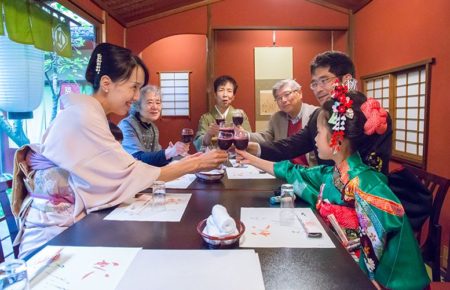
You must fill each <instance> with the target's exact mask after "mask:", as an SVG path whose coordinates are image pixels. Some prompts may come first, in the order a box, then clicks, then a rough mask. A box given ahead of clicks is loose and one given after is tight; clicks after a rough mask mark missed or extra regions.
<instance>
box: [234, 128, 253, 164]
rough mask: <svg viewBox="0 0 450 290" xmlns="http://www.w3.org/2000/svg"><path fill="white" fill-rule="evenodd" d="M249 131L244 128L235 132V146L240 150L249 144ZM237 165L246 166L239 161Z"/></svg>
mask: <svg viewBox="0 0 450 290" xmlns="http://www.w3.org/2000/svg"><path fill="white" fill-rule="evenodd" d="M249 135H250V134H249V133H248V132H247V131H244V130H236V131H235V132H234V141H233V142H234V146H235V147H236V148H237V149H239V150H246V149H247V146H248V140H249ZM236 167H246V166H245V165H244V164H241V163H239V162H238V163H237V165H236Z"/></svg>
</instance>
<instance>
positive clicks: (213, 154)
mask: <svg viewBox="0 0 450 290" xmlns="http://www.w3.org/2000/svg"><path fill="white" fill-rule="evenodd" d="M227 159H228V154H227V152H226V151H223V150H216V149H214V150H211V151H208V152H205V153H201V152H197V153H195V154H192V155H189V156H187V157H186V158H183V161H187V162H192V163H194V164H196V165H197V166H196V167H197V169H196V170H195V171H193V172H191V173H195V172H199V171H208V170H213V169H217V167H219V166H221V165H222V163H224V162H225V161H227Z"/></svg>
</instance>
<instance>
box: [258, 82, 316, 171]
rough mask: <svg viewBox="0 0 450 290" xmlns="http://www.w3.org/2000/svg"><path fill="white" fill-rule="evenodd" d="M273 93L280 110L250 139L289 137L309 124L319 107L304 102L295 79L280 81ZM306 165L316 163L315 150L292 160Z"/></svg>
mask: <svg viewBox="0 0 450 290" xmlns="http://www.w3.org/2000/svg"><path fill="white" fill-rule="evenodd" d="M272 94H273V97H274V98H275V101H276V102H277V105H278V107H279V108H280V111H278V112H276V113H275V114H273V115H272V116H271V118H270V121H269V124H268V127H267V129H266V130H265V131H263V132H257V133H250V141H252V142H257V143H262V142H266V141H278V140H281V139H285V138H286V137H289V136H291V135H293V134H295V133H297V132H298V131H300V130H301V129H303V128H304V127H305V126H306V124H308V121H309V117H310V116H311V114H312V113H313V112H314V111H315V110H316V109H318V107H316V106H313V105H310V104H306V103H303V102H302V98H303V96H302V88H301V86H300V85H299V83H297V82H296V81H295V80H292V79H285V80H281V81H278V82H277V83H276V84H275V85H274V86H273V87H272ZM291 161H292V162H293V163H296V164H301V165H304V166H313V165H316V164H317V163H316V160H315V156H314V153H313V152H310V153H308V154H305V155H301V156H298V157H296V158H294V159H292V160H291Z"/></svg>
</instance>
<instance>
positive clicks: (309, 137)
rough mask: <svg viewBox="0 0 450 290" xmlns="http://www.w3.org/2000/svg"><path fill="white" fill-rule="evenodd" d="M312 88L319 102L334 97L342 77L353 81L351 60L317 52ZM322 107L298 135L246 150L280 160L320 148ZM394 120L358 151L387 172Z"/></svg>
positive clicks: (339, 53) (335, 54) (267, 158)
mask: <svg viewBox="0 0 450 290" xmlns="http://www.w3.org/2000/svg"><path fill="white" fill-rule="evenodd" d="M310 68H311V76H312V77H311V84H310V88H311V90H312V91H313V93H314V95H315V97H316V98H317V100H318V101H319V103H320V105H322V104H323V103H325V101H326V100H328V99H329V98H330V97H331V92H332V90H333V83H334V82H335V81H336V80H339V81H340V82H342V83H344V84H345V83H348V82H349V81H350V82H352V81H353V82H354V79H353V78H354V75H355V67H354V65H353V62H352V60H351V59H350V58H349V57H348V56H347V55H346V54H344V53H342V52H338V51H326V52H324V53H320V54H318V55H317V56H316V57H315V58H314V59H313V61H312V63H311V66H310ZM318 113H319V110H316V111H315V112H314V113H313V115H312V116H311V118H310V120H309V122H308V124H307V125H306V127H305V128H303V129H302V130H301V131H300V132H298V133H297V134H294V135H292V136H290V137H288V138H286V139H282V140H279V141H267V142H264V143H261V144H258V143H255V142H250V143H249V146H248V148H247V151H249V152H250V153H252V154H254V155H257V156H260V157H261V158H262V159H266V160H270V161H281V160H288V159H292V158H295V157H296V156H299V155H302V154H305V153H307V152H310V151H312V150H314V152H315V154H316V156H318V155H317V148H316V146H315V142H314V138H315V137H316V135H317V117H318ZM391 145H392V123H391V119H390V118H388V129H387V130H386V132H385V133H384V134H383V135H378V134H374V135H372V136H371V138H369V142H368V144H367V146H362V147H363V148H364V149H363V150H360V151H359V153H360V155H361V157H362V159H363V161H364V162H365V163H366V164H368V165H370V166H372V167H374V168H376V169H378V170H380V171H381V172H383V173H384V174H387V173H388V165H389V159H390V157H391V152H392V149H391ZM317 161H318V163H319V164H327V165H333V162H332V161H325V160H322V159H319V158H317Z"/></svg>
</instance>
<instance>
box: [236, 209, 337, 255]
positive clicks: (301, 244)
mask: <svg viewBox="0 0 450 290" xmlns="http://www.w3.org/2000/svg"><path fill="white" fill-rule="evenodd" d="M283 210H285V209H281V208H241V221H242V222H243V223H244V225H245V228H246V229H245V233H244V235H243V236H242V237H241V239H240V246H241V247H248V248H334V247H335V246H334V244H333V242H332V241H331V239H330V237H329V236H328V235H327V233H326V232H325V229H324V228H323V227H322V225H321V224H320V222H319V220H318V219H317V217H316V216H315V215H314V213H313V212H312V210H311V209H310V208H294V209H290V210H292V213H293V216H290V217H289V218H288V219H287V220H286V217H285V216H283V214H285V213H286V212H285V211H283ZM288 214H290V213H288ZM283 219H284V220H283ZM302 221H303V222H302ZM306 223H307V224H308V226H313V227H314V228H315V229H317V231H319V232H320V233H321V237H309V236H308V234H307V231H306V230H305V227H304V224H306Z"/></svg>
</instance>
